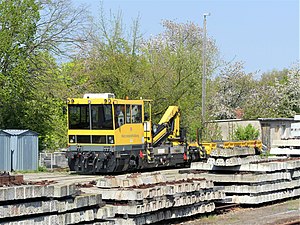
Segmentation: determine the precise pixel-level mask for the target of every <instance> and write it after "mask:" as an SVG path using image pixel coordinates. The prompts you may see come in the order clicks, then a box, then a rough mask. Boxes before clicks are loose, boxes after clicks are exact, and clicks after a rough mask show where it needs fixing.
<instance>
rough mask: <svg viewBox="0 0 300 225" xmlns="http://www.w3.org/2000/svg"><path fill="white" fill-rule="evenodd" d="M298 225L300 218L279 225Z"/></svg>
mask: <svg viewBox="0 0 300 225" xmlns="http://www.w3.org/2000/svg"><path fill="white" fill-rule="evenodd" d="M299 217H300V215H299ZM299 224H300V218H299V219H297V220H293V221H290V222H285V223H281V224H279V225H299Z"/></svg>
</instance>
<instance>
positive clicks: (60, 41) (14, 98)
mask: <svg viewBox="0 0 300 225" xmlns="http://www.w3.org/2000/svg"><path fill="white" fill-rule="evenodd" d="M68 2H69V1H66V0H50V1H39V2H38V1H35V0H15V1H9V0H4V1H1V2H0V15H1V16H0V28H1V29H0V83H1V87H2V88H1V90H0V98H1V102H0V114H1V119H0V126H1V128H2V129H3V128H4V129H5V128H8V129H11V128H15V129H31V130H34V131H36V132H38V133H39V135H40V142H39V143H40V144H41V146H40V147H42V146H44V147H45V146H46V147H47V148H52V147H53V148H54V147H58V146H61V145H62V143H65V142H66V141H65V140H66V138H65V135H64V134H65V130H66V128H65V124H66V123H65V117H64V116H63V115H62V110H61V106H62V104H63V101H62V95H61V94H60V90H61V89H63V87H64V86H63V84H64V83H63V81H64V80H63V79H62V77H61V76H60V73H59V72H60V71H59V67H58V64H57V63H56V59H55V58H54V54H55V56H56V57H58V56H59V55H61V54H63V53H64V52H65V51H64V50H65V49H66V47H67V46H66V43H67V44H75V43H77V40H74V39H70V38H69V37H73V34H75V32H77V31H76V28H75V26H78V25H79V24H80V21H84V19H83V18H82V17H80V13H77V14H72V13H70V12H73V11H67V9H68V10H69V8H68V7H69V5H68Z"/></svg>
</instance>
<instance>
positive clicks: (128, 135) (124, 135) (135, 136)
mask: <svg viewBox="0 0 300 225" xmlns="http://www.w3.org/2000/svg"><path fill="white" fill-rule="evenodd" d="M121 137H122V138H139V137H140V136H139V135H138V134H122V135H121Z"/></svg>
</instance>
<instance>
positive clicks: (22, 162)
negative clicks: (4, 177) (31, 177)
mask: <svg viewBox="0 0 300 225" xmlns="http://www.w3.org/2000/svg"><path fill="white" fill-rule="evenodd" d="M16 141H17V150H16V151H15V156H16V157H13V159H14V165H13V168H15V169H14V170H37V168H38V138H37V136H34V135H30V134H26V135H22V136H17V140H16Z"/></svg>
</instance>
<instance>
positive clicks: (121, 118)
mask: <svg viewBox="0 0 300 225" xmlns="http://www.w3.org/2000/svg"><path fill="white" fill-rule="evenodd" d="M114 109H115V127H116V129H117V128H119V127H120V126H122V125H123V124H124V123H125V105H121V104H117V105H115V108H114Z"/></svg>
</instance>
